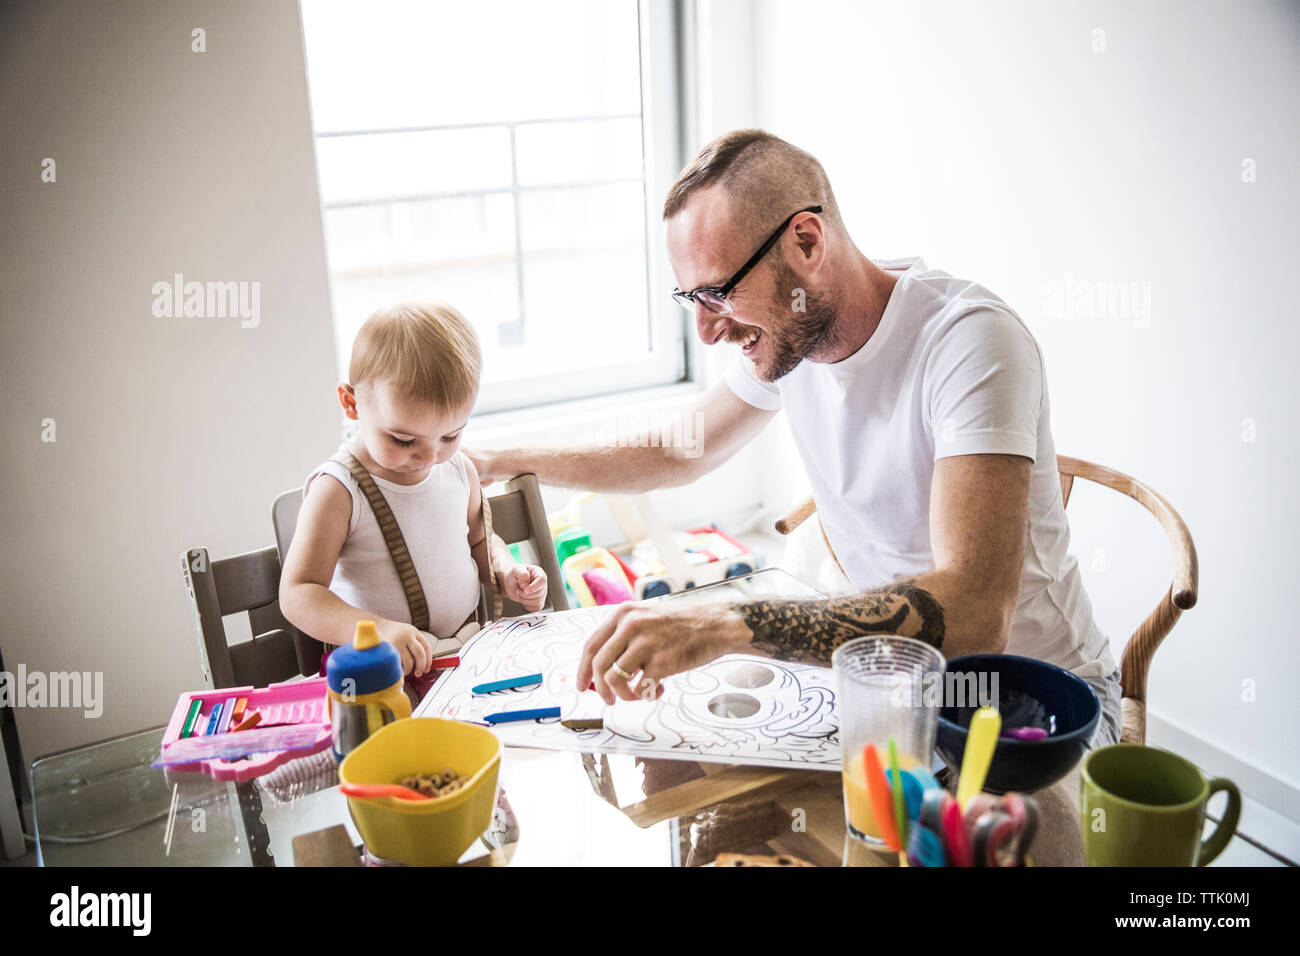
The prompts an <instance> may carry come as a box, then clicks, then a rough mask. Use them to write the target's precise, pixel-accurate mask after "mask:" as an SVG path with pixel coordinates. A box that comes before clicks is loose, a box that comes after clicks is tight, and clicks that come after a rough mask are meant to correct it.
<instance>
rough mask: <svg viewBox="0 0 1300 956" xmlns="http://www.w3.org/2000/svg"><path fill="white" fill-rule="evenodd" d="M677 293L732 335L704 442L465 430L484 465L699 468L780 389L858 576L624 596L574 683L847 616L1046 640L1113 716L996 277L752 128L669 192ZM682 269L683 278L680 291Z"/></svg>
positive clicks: (1016, 642) (692, 168)
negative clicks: (969, 269)
mask: <svg viewBox="0 0 1300 956" xmlns="http://www.w3.org/2000/svg"><path fill="white" fill-rule="evenodd" d="M664 219H665V221H666V223H667V240H668V255H669V259H670V261H671V263H672V268H673V272H674V274H675V276H676V278H677V280H678V282H679V284H680V285H679V289H678V290H676V291H675V292H674V293H673V295H674V297H675V298H676V299H677V300H678V301H679V302H680V303H681V304H682V305H684V306H685V307H686V308H688V309H690V310H691V311H692V312H693V314H694V316H695V323H696V328H697V330H698V332H699V335H700V338H701V340H702V341H703V342H704V343H705V344H706V345H716V344H722V343H730V344H732V345H734V346H736V347H737V348H738V350H739V354H738V355H737V356H736V359H735V361H734V363H733V364H732V365H731V367H730V368H729V369H728V371H727V373H726V375H725V378H724V380H723V381H722V382H719V383H718V384H716V385H715V386H714V387H713V388H711V389H710V390H708V391H707V392H706V393H705V394H704V395H703V396H702V397H701V399H700V401H699V402H698V404H697V406H696V409H695V411H696V412H697V413H698V414H699V415H700V421H701V423H702V424H701V445H700V450H701V451H702V453H700V454H697V455H695V456H693V457H687V456H685V455H683V454H681V453H680V450H676V449H672V448H651V447H612V448H590V449H582V450H576V449H571V450H544V449H511V450H501V451H493V452H482V453H478V454H474V453H470V454H471V457H472V458H473V459H474V462H475V464H476V465H477V466H478V469H479V472H480V474H481V475H483V476H484V477H485V478H487V479H492V478H499V477H507V476H510V475H514V474H517V473H519V472H524V471H532V472H535V473H536V474H537V475H538V477H539V478H540V479H541V480H542V481H545V482H549V483H552V484H559V485H567V486H570V487H584V488H589V489H592V490H597V491H614V492H639V491H645V490H649V489H652V488H657V487H665V486H673V485H682V484H686V483H688V482H690V481H693V480H694V479H696V478H697V477H699V476H700V475H702V474H704V473H706V472H708V471H710V470H712V469H713V468H716V467H717V466H718V465H719V464H721V463H722V462H724V461H726V460H727V459H728V458H730V457H731V455H733V454H734V453H735V452H736V451H737V450H738V449H739V448H741V447H743V446H744V445H745V444H746V443H747V442H748V441H749V440H750V439H751V438H753V437H754V435H755V434H757V433H758V432H759V431H760V430H761V429H762V428H763V426H764V425H766V424H767V422H768V421H769V420H770V419H771V418H772V417H773V416H774V415H775V414H776V412H777V410H778V409H784V410H785V412H786V415H787V417H788V419H789V422H790V426H791V430H792V432H793V434H794V438H795V442H796V444H797V446H798V449H799V453H800V457H801V458H802V461H803V466H804V468H805V470H806V471H807V473H808V477H809V479H810V481H811V484H812V488H813V493H814V496H815V498H816V501H817V507H818V512H819V514H820V518H821V522H822V525H823V527H824V529H825V532H826V536H827V539H828V541H829V542H830V544H831V546H832V548H833V550H834V552H835V554H836V557H837V558H838V560H839V562H840V564H841V566H842V567H843V569H844V572H845V574H846V575H847V577H848V579H849V581H850V582H851V583H852V585H853V586H854V587H855V588H856V589H857V590H858V593H855V594H852V595H848V596H845V597H837V598H831V599H827V600H811V601H807V600H803V601H789V600H752V601H744V602H737V603H730V604H719V605H695V604H693V605H690V606H682V607H674V606H673V605H672V604H671V603H670V604H650V605H640V604H625V605H622V606H621V607H619V608H618V609H617V610H616V611H615V612H614V613H613V614H612V615H611V616H610V618H609V620H608V621H607V622H606V623H605V624H604V625H602V627H601V628H599V629H598V630H597V632H596V633H595V634H593V635H592V638H591V640H590V641H589V642H588V644H587V647H586V649H585V652H584V656H583V659H582V664H581V666H580V670H579V674H578V681H579V685H580V686H581V685H583V684H585V683H586V682H587V681H588V680H589V679H594V681H595V683H596V688H597V690H598V691H599V692H600V694H601V696H602V697H603V698H604V699H605V700H606V701H607V702H613V701H614V700H615V698H618V697H621V698H625V699H629V700H630V699H635V698H637V697H639V696H647V695H648V694H657V693H661V692H662V687H661V686H660V685H659V681H660V680H662V678H664V677H667V676H668V675H670V674H674V673H677V672H679V671H682V670H687V669H689V668H692V667H696V666H699V665H701V664H704V663H706V662H708V661H710V660H712V659H714V658H715V657H718V656H719V655H721V654H725V653H736V652H746V651H752V650H756V649H757V650H764V651H767V652H770V653H774V654H776V655H778V656H780V657H785V658H791V659H800V660H809V661H816V662H819V663H822V664H829V662H830V657H831V653H832V651H834V649H835V648H836V647H837V646H839V645H840V644H842V643H843V642H845V641H847V640H851V639H852V638H855V637H860V636H862V635H866V634H901V635H904V636H909V637H916V638H918V639H920V640H923V641H925V642H927V643H929V644H932V645H933V646H935V647H937V648H939V649H940V650H941V651H942V652H943V653H944V654H945V655H946V656H947V657H955V656H958V655H961V654H970V653H978V652H993V653H1016V654H1023V655H1026V656H1030V657H1036V658H1039V659H1042V660H1046V661H1051V662H1052V663H1055V664H1059V665H1060V666H1062V667H1065V668H1067V669H1069V670H1071V671H1073V672H1074V673H1076V674H1078V675H1079V676H1080V677H1082V678H1083V679H1085V680H1086V681H1088V682H1089V684H1091V686H1092V687H1093V688H1094V689H1095V690H1096V691H1097V695H1098V697H1099V698H1100V700H1101V702H1102V709H1103V715H1102V721H1101V723H1100V724H1099V727H1098V731H1097V735H1096V737H1095V738H1094V745H1096V746H1100V745H1101V744H1103V743H1110V742H1114V741H1116V740H1117V739H1118V737H1119V729H1120V690H1119V672H1118V669H1117V668H1116V666H1115V663H1114V661H1113V659H1112V658H1111V655H1110V651H1109V642H1108V641H1107V639H1106V637H1105V635H1103V634H1102V633H1101V631H1100V630H1099V629H1098V628H1097V625H1096V623H1095V622H1094V620H1093V616H1092V607H1091V604H1090V602H1089V601H1088V597H1087V595H1086V594H1085V592H1084V590H1083V584H1082V580H1081V578H1080V574H1079V569H1078V564H1077V562H1076V561H1075V560H1074V558H1073V557H1072V556H1071V555H1070V554H1069V528H1068V525H1067V523H1066V518H1065V508H1064V505H1063V503H1062V501H1061V494H1060V485H1059V479H1058V476H1057V470H1056V451H1055V447H1054V445H1053V442H1052V434H1051V428H1050V424H1049V418H1050V416H1049V403H1048V391H1047V379H1046V375H1045V372H1044V365H1043V358H1042V354H1041V352H1040V351H1039V348H1038V345H1037V343H1036V342H1035V341H1034V338H1033V336H1032V335H1031V334H1030V332H1029V330H1028V329H1027V328H1026V327H1025V324H1024V322H1023V321H1022V320H1021V319H1020V317H1019V316H1017V315H1016V314H1015V313H1014V312H1013V311H1012V310H1011V309H1010V308H1009V307H1008V306H1007V305H1006V303H1004V302H1002V300H1000V299H999V298H998V297H997V296H995V295H994V294H993V293H992V292H990V291H988V290H987V289H985V288H983V287H982V286H980V285H978V284H976V283H974V282H971V281H968V280H964V279H956V278H954V277H952V276H951V275H948V274H947V273H945V272H941V271H939V270H936V269H931V268H929V267H928V266H927V265H926V264H925V263H924V262H922V261H921V260H920V259H900V260H876V261H873V260H871V259H869V258H867V257H866V256H865V255H863V254H862V253H861V252H860V251H859V250H858V248H857V246H855V245H854V243H853V240H852V239H851V238H850V237H849V234H848V232H847V230H846V229H845V226H844V223H843V221H842V220H841V218H840V213H839V208H838V206H837V205H836V202H835V196H834V194H833V192H832V190H831V186H830V182H829V181H828V179H827V177H826V173H825V171H824V170H823V169H822V166H821V164H820V163H819V162H818V161H817V160H816V159H815V158H814V157H813V156H811V155H810V154H808V153H806V152H804V151H803V150H800V149H798V148H796V147H794V146H792V145H791V144H789V143H787V142H785V141H784V140H781V139H779V138H777V137H775V136H772V135H770V134H768V133H766V132H763V131H762V130H737V131H734V132H731V133H728V134H726V135H725V136H722V137H719V138H718V139H716V140H714V141H713V142H712V143H710V144H708V145H707V146H706V147H705V148H704V149H703V150H701V152H700V153H699V155H698V156H696V157H695V159H694V160H693V161H692V162H691V163H690V165H689V166H687V167H686V169H684V170H683V171H682V173H681V175H680V176H679V177H678V180H677V182H676V183H675V184H674V185H673V187H672V189H671V190H670V191H669V193H668V197H667V200H666V201H665V203H664ZM683 290H685V291H683Z"/></svg>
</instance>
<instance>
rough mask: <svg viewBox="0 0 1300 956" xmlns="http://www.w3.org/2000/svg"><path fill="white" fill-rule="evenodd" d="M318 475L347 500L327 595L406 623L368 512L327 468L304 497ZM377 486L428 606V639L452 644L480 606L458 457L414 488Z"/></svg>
mask: <svg viewBox="0 0 1300 956" xmlns="http://www.w3.org/2000/svg"><path fill="white" fill-rule="evenodd" d="M318 475H329V476H330V477H331V478H334V479H336V480H337V481H338V482H339V483H340V484H341V485H343V487H344V488H346V489H347V490H348V493H349V494H350V495H352V517H351V519H350V520H349V521H348V536H347V539H346V540H345V541H344V542H343V550H342V551H341V552H339V561H338V564H337V565H336V566H335V568H334V577H333V579H332V580H331V581H330V590H331V591H333V592H334V593H335V594H337V595H338V596H339V597H340V598H342V599H343V600H344V601H346V602H347V603H349V604H351V605H352V606H353V607H356V608H360V609H361V610H363V611H366V612H368V613H370V614H377V615H379V616H380V617H383V618H386V619H388V620H390V621H399V622H401V623H404V624H409V623H411V609H410V606H409V605H408V604H407V603H406V592H405V591H403V590H402V582H401V579H400V578H398V576H397V569H396V568H395V567H394V566H393V558H392V555H390V554H389V552H388V546H387V545H386V544H384V535H383V532H381V531H380V530H379V522H378V521H376V520H375V513H374V510H373V509H372V508H371V507H370V502H369V501H367V500H366V496H365V494H364V493H363V492H362V491H361V487H360V486H359V485H358V484H357V482H356V479H354V478H353V477H352V474H351V473H350V472H349V471H348V470H347V468H345V467H344V466H343V465H341V464H340V463H339V462H337V461H333V460H330V461H327V462H325V463H324V464H322V465H321V466H320V467H319V468H317V469H316V470H315V471H313V472H312V473H311V474H310V475H308V476H307V481H306V482H305V484H304V485H303V495H304V496H306V494H307V489H308V488H310V487H311V483H312V481H313V480H314V479H315V478H316V477H317V476H318ZM370 477H372V478H374V480H375V484H376V485H378V486H379V490H380V491H381V492H383V495H384V500H385V501H387V502H388V507H389V508H390V509H392V512H393V517H394V518H396V519H397V526H398V527H399V528H401V529H402V539H403V540H404V541H405V542H406V550H407V551H409V552H410V553H411V561H412V563H414V565H415V573H416V574H418V575H419V577H420V587H422V588H423V589H424V599H425V602H426V603H427V604H428V605H429V632H430V633H432V634H434V635H435V636H437V637H451V636H452V635H453V634H455V633H456V631H457V630H458V629H459V628H460V626H461V625H462V624H464V623H465V620H466V618H468V617H469V615H471V614H473V613H474V610H475V609H476V608H477V607H478V602H479V578H478V565H477V564H475V563H474V556H473V555H472V554H471V553H470V549H469V521H468V518H467V515H468V513H469V476H468V474H467V472H466V470H465V456H464V454H463V453H461V452H457V453H456V454H455V455H453V456H452V457H451V458H449V459H447V460H446V461H444V462H443V463H442V464H440V465H434V466H433V467H432V468H430V469H429V474H428V475H427V476H425V479H424V480H423V481H421V482H420V483H419V484H417V485H398V484H394V483H393V482H391V481H385V480H384V479H383V478H379V477H377V476H375V475H371V476H370Z"/></svg>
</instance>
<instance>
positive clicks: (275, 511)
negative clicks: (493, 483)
mask: <svg viewBox="0 0 1300 956" xmlns="http://www.w3.org/2000/svg"><path fill="white" fill-rule="evenodd" d="M500 488H501V490H500V492H499V493H498V494H495V495H493V494H489V495H488V503H489V505H490V507H491V508H492V530H493V531H494V532H495V533H496V534H497V536H498V537H500V538H501V540H502V541H504V542H505V543H506V544H518V543H519V542H521V541H527V542H530V543H531V545H532V550H533V553H534V555H536V557H537V563H538V565H539V566H540V567H541V569H542V570H543V571H545V572H546V581H547V589H546V590H547V597H546V606H545V607H544V608H543V610H549V611H565V610H568V607H569V602H568V600H567V599H566V597H565V593H564V580H563V579H562V578H561V577H560V563H559V560H558V559H557V558H556V555H555V546H554V545H553V544H552V543H551V529H550V525H549V524H548V523H547V521H546V508H545V506H544V505H543V504H542V492H541V488H540V486H539V485H538V482H537V476H536V475H532V474H525V475H517V476H516V477H514V478H511V479H510V480H509V481H507V482H505V483H504V484H503V485H501V486H500ZM490 490H491V489H489V491H490ZM301 508H302V489H301V488H295V489H294V490H292V491H286V492H284V494H282V495H280V496H279V497H278V498H276V499H275V504H273V505H272V506H271V523H272V524H273V525H274V526H275V543H276V547H277V548H279V554H280V560H281V561H283V560H284V556H285V554H287V553H288V551H289V542H290V541H292V540H293V533H294V530H295V528H296V527H297V525H298V512H299V510H300V509H301ZM487 600H488V599H487V595H485V594H484V595H480V598H479V604H480V610H481V611H483V612H484V613H486V610H487ZM501 613H502V614H503V615H505V616H507V617H514V616H516V615H519V614H524V613H526V612H525V611H524V609H523V608H522V607H521V606H520V605H518V604H516V603H515V602H514V601H511V600H508V599H505V598H504V597H503V598H502V611H501ZM306 641H310V642H311V643H314V644H318V645H319V646H320V648H322V649H323V647H324V645H320V644H319V642H317V641H312V640H311V638H308V637H306V636H305V635H302V636H301V640H300V641H299V643H300V644H301V643H302V642H306ZM317 656H318V657H319V652H318V653H317Z"/></svg>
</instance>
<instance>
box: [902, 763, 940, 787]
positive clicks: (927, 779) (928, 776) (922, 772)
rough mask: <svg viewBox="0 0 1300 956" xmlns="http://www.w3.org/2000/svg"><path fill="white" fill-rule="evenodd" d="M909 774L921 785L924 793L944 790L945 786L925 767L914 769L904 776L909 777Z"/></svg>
mask: <svg viewBox="0 0 1300 956" xmlns="http://www.w3.org/2000/svg"><path fill="white" fill-rule="evenodd" d="M908 774H911V775H912V776H913V777H914V778H915V779H916V782H917V783H919V784H920V785H921V792H922V793H924V792H925V791H926V790H942V789H943V784H941V783H939V781H938V780H936V779H934V774H932V773H930V771H928V770H926V769H925V768H924V767H913V768H912V769H911V770H904V771H903V775H904V776H907V775H908Z"/></svg>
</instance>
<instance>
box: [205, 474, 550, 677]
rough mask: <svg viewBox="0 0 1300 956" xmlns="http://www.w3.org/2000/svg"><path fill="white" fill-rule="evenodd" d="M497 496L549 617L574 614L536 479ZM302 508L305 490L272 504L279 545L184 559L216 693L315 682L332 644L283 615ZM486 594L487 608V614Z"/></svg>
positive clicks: (501, 527) (511, 607)
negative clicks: (245, 631)
mask: <svg viewBox="0 0 1300 956" xmlns="http://www.w3.org/2000/svg"><path fill="white" fill-rule="evenodd" d="M501 487H502V491H501V493H500V494H497V495H489V496H488V501H489V503H490V506H491V508H492V519H493V525H494V531H495V532H496V534H497V535H498V536H500V538H501V539H502V540H503V541H505V542H506V544H517V543H519V542H522V541H528V542H530V543H531V545H532V550H533V555H532V556H530V559H531V560H533V561H535V562H536V563H537V564H538V565H539V566H540V567H541V568H542V570H544V571H545V572H546V580H547V597H546V606H545V607H544V608H543V610H544V611H551V610H556V611H563V610H567V609H568V606H569V605H568V601H567V600H566V599H565V595H564V582H563V579H562V578H561V577H560V567H559V562H558V561H557V560H556V557H555V548H554V547H553V546H552V544H551V535H550V530H549V528H548V526H547V523H546V509H545V508H544V507H543V505H542V495H541V491H540V489H539V487H538V483H537V477H536V476H535V475H531V474H527V475H519V476H517V477H515V478H512V479H510V480H509V481H507V482H504V483H503V484H502V486H501ZM301 507H302V489H301V488H296V489H294V490H293V491H286V492H285V493H284V494H282V495H280V496H279V497H277V498H276V499H275V503H274V504H273V505H272V506H271V522H272V524H273V525H274V528H275V541H276V543H275V545H273V546H268V547H265V548H260V549H258V550H256V551H249V552H247V553H246V554H240V555H235V556H234V557H230V558H219V559H215V560H214V559H213V558H211V556H210V555H209V554H208V550H207V549H206V548H201V547H200V548H190V549H188V550H187V551H185V552H184V553H182V554H181V567H182V570H183V572H184V575H185V587H186V589H187V591H188V592H189V595H190V601H191V602H192V604H193V606H194V620H195V626H196V628H197V630H198V635H199V649H200V653H201V656H202V660H203V677H204V681H205V683H206V684H207V686H209V687H241V686H244V685H246V684H251V685H254V686H257V687H263V686H265V685H267V684H271V683H275V682H277V681H283V680H288V679H290V678H291V677H295V676H297V675H299V674H301V675H303V676H314V675H315V674H316V673H317V671H318V670H319V668H320V659H321V655H322V654H323V653H324V650H325V645H324V644H322V643H321V642H320V641H317V640H315V639H314V638H311V637H308V636H307V635H306V634H303V633H302V632H301V631H299V630H298V629H297V628H295V627H294V626H293V625H292V624H290V623H289V622H288V621H287V620H285V618H284V615H283V614H281V613H280V602H279V590H280V562H281V561H282V560H283V557H284V554H285V553H286V552H287V551H288V549H289V542H290V541H292V540H293V532H294V529H295V528H296V526H297V523H298V511H299V509H300V508H301ZM487 603H488V602H487V597H486V595H481V596H480V598H479V604H480V607H481V609H483V610H486V608H487ZM244 612H247V614H248V623H249V630H250V632H251V633H252V634H253V639H252V640H251V641H246V642H243V643H240V644H235V645H231V644H229V642H228V640H227V637H226V629H225V624H224V622H223V621H222V618H223V617H225V616H226V615H230V614H239V613H244ZM523 613H525V611H524V609H523V608H522V607H521V606H520V605H518V604H516V603H515V602H513V601H509V600H505V601H503V608H502V614H503V615H505V616H509V617H513V616H516V615H519V614H523Z"/></svg>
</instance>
